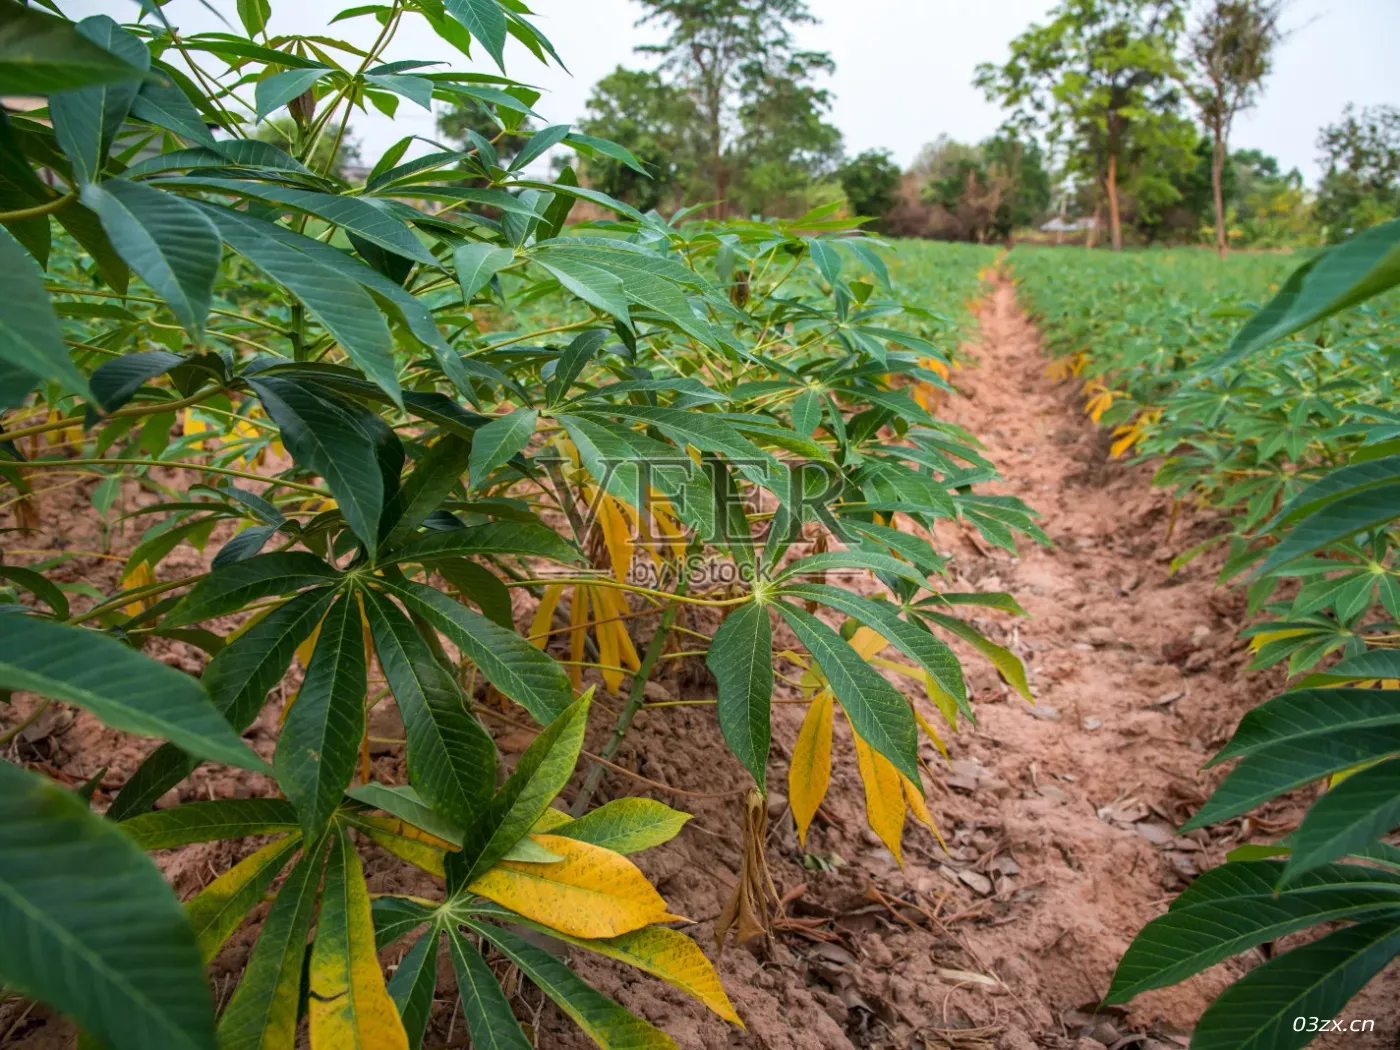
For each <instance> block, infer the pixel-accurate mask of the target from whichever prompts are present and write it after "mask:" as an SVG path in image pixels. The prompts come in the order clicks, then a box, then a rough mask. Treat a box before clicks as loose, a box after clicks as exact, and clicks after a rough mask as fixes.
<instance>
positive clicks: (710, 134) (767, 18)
mask: <svg viewBox="0 0 1400 1050" xmlns="http://www.w3.org/2000/svg"><path fill="white" fill-rule="evenodd" d="M640 3H641V5H642V7H643V8H645V9H646V13H645V14H644V15H643V16H642V17H641V18H640V19H639V20H638V25H645V24H654V25H659V26H662V27H664V28H665V29H667V30H669V33H670V35H669V36H668V37H667V38H666V40H665V42H663V43H660V44H648V45H643V46H642V47H640V48H638V50H639V51H643V52H650V53H653V54H657V55H660V56H661V58H662V62H661V67H660V68H661V71H662V72H663V73H670V74H673V75H675V76H676V77H677V78H678V79H679V81H680V83H681V84H683V85H684V86H685V88H686V89H687V91H688V92H689V93H690V96H691V97H692V98H693V99H694V100H695V105H696V107H697V109H698V110H699V113H700V120H701V125H702V127H703V132H704V141H705V144H706V147H707V153H708V157H707V165H706V166H707V168H708V169H709V175H710V184H711V192H712V193H713V195H714V198H715V200H716V201H718V202H722V201H724V200H726V199H727V198H728V196H729V184H730V181H731V171H730V166H731V165H730V161H731V158H730V157H728V156H726V154H727V152H728V146H729V144H730V141H731V139H732V138H733V134H734V129H735V124H734V121H733V120H732V117H733V115H734V114H736V113H737V112H738V111H739V110H740V109H741V108H742V107H744V106H745V105H749V106H750V107H752V106H755V105H758V104H760V103H761V101H762V96H763V95H764V94H766V93H767V92H769V91H771V89H772V87H773V85H774V84H775V82H777V81H779V80H783V81H790V82H791V83H792V85H794V86H796V87H798V88H803V87H806V86H807V82H808V81H809V80H810V79H811V78H812V77H813V76H814V75H815V74H817V73H820V72H829V71H830V70H831V68H832V62H831V56H830V55H827V54H825V53H824V52H815V51H803V50H801V49H799V48H798V47H797V45H796V41H795V39H794V37H793V29H794V28H795V27H796V26H799V25H804V24H812V23H814V22H816V19H815V18H814V17H813V16H812V13H811V11H810V10H809V9H808V7H807V4H806V0H640ZM717 207H720V208H722V207H723V205H722V204H720V205H717Z"/></svg>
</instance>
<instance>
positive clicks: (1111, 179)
mask: <svg viewBox="0 0 1400 1050" xmlns="http://www.w3.org/2000/svg"><path fill="white" fill-rule="evenodd" d="M1107 189H1108V227H1109V231H1110V233H1111V235H1112V237H1113V250H1114V251H1115V252H1121V251H1122V250H1123V218H1122V216H1121V215H1119V213H1118V154H1116V153H1110V154H1109V155H1108V180H1107Z"/></svg>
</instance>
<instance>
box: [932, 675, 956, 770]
mask: <svg viewBox="0 0 1400 1050" xmlns="http://www.w3.org/2000/svg"><path fill="white" fill-rule="evenodd" d="M924 690H925V692H927V693H928V698H929V699H930V700H932V701H933V706H934V707H936V708H938V713H939V714H940V715H942V716H943V720H944V721H945V722H947V723H948V726H949V727H950V728H951V729H954V730H956V729H957V728H958V702H957V701H956V700H955V699H953V694H952V693H950V692H948V691H947V690H946V689H944V688H943V687H942V686H941V685H939V684H938V683H937V682H936V681H934V678H933V675H931V674H928V673H927V672H925V673H924ZM924 728H925V730H926V731H927V732H929V733H930V734H932V730H931V729H929V728H928V726H925V727H924ZM935 742H936V741H935ZM938 750H940V751H942V752H943V753H944V754H945V755H946V754H947V751H946V750H945V749H944V747H943V745H942V744H938Z"/></svg>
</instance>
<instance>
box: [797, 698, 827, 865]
mask: <svg viewBox="0 0 1400 1050" xmlns="http://www.w3.org/2000/svg"><path fill="white" fill-rule="evenodd" d="M833 710H834V701H833V699H832V696H831V690H829V689H823V690H822V691H821V692H820V693H818V694H817V698H816V699H815V700H813V701H812V703H811V705H810V706H809V707H808V708H807V717H806V718H804V719H803V720H802V728H801V729H800V730H798V733H797V743H795V744H794V745H793V747H792V761H791V762H789V763H788V804H789V805H791V806H792V816H793V819H794V820H796V821H797V838H798V840H799V841H800V842H801V843H802V845H803V846H804V847H805V846H806V845H807V828H808V827H810V826H811V823H812V818H813V817H815V816H816V815H817V807H818V806H820V805H821V804H822V799H824V798H825V797H826V789H827V788H828V787H829V786H830V784H831V722H832V713H833Z"/></svg>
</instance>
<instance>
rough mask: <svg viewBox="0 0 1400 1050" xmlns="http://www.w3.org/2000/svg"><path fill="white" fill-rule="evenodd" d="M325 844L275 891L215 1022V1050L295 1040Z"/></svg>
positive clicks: (254, 1049)
mask: <svg viewBox="0 0 1400 1050" xmlns="http://www.w3.org/2000/svg"><path fill="white" fill-rule="evenodd" d="M325 860H326V840H325V839H324V838H323V839H320V840H319V841H317V842H316V844H315V845H313V846H310V847H309V848H307V849H306V850H305V852H303V854H302V857H301V859H300V860H299V861H297V863H296V865H295V866H294V867H293V868H292V870H291V873H290V874H288V876H287V879H286V881H285V882H284V883H283V884H282V888H281V889H280V890H279V891H278V893H277V897H276V899H275V900H274V901H273V902H272V907H271V908H270V909H269V910H268V913H267V918H266V919H264V920H263V925H262V930H261V932H260V933H259V934H258V942H257V944H255V945H254V946H253V953H252V955H251V956H250V957H249V959H248V966H247V969H245V970H244V971H243V978H242V979H241V980H240V981H239V982H238V987H237V988H236V989H235V990H234V993H233V998H232V999H230V1000H229V1004H228V1006H227V1008H226V1009H225V1010H224V1013H223V1016H222V1017H220V1018H219V1050H285V1048H286V1047H289V1046H292V1045H294V1043H295V1040H296V1028H297V1003H298V1001H299V1000H300V998H301V995H300V992H301V973H302V964H303V962H304V961H305V959H306V939H307V935H308V934H309V933H310V932H311V923H312V921H313V920H314V919H315V917H316V899H317V897H318V896H319V895H320V891H321V873H322V870H323V869H324V867H325Z"/></svg>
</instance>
